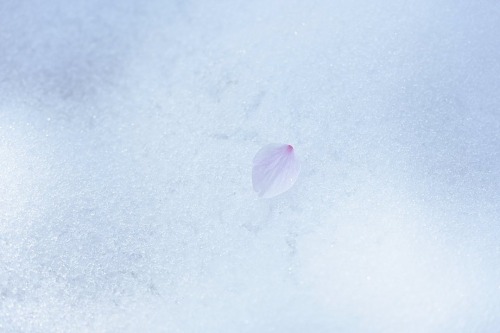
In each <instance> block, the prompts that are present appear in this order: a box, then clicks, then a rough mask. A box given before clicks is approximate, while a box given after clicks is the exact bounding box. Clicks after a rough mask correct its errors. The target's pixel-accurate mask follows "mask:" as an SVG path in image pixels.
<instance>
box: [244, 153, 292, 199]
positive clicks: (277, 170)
mask: <svg viewBox="0 0 500 333" xmlns="http://www.w3.org/2000/svg"><path fill="white" fill-rule="evenodd" d="M299 173H300V163H299V160H298V159H297V158H296V157H295V151H294V148H293V147H292V146H291V145H286V144H270V145H267V146H265V147H263V148H262V149H261V150H259V151H258V152H257V154H256V155H255V157H254V159H253V169H252V182H253V189H254V190H255V191H256V192H257V193H258V194H259V196H260V197H263V198H271V197H274V196H276V195H278V194H281V193H283V192H285V191H287V190H289V189H290V188H291V187H292V186H293V184H294V183H295V181H296V180H297V177H298V176H299Z"/></svg>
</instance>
